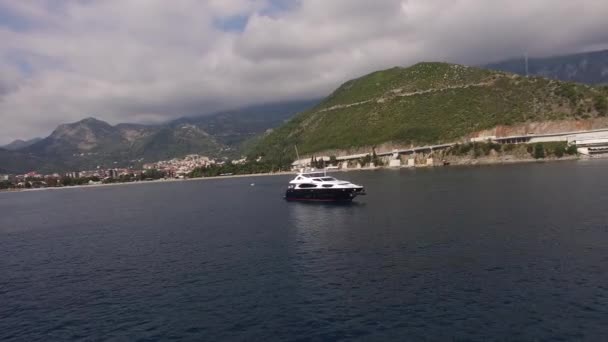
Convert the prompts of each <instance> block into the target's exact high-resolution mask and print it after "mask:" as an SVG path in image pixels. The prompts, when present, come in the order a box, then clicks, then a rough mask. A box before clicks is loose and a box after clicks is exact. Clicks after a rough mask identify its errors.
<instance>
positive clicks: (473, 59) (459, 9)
mask: <svg viewBox="0 0 608 342" xmlns="http://www.w3.org/2000/svg"><path fill="white" fill-rule="evenodd" d="M277 1H278V0H208V1H198V0H174V1H165V0H86V1H85V0H74V1H57V0H40V1H33V0H32V1H26V0H23V1H12V0H0V42H1V43H0V75H1V78H0V122H1V125H0V143H5V142H8V141H10V140H12V139H15V138H29V137H33V136H43V135H45V134H48V133H49V131H50V130H51V129H52V128H53V127H54V126H56V125H57V124H60V123H64V122H70V121H75V120H78V119H80V118H82V117H85V116H90V115H93V116H96V117H99V118H101V119H105V120H108V121H110V122H112V123H117V122H152V121H160V120H167V119H170V118H174V117H177V116H182V115H192V114H197V113H199V114H202V113H207V112H210V111H213V110H216V109H222V108H229V107H238V106H242V105H246V104H250V103H259V102H267V101H279V100H285V99H296V98H307V97H314V96H322V95H325V94H327V93H328V92H330V91H331V90H332V89H333V88H335V87H336V86H338V85H339V84H340V83H342V82H344V81H346V80H348V79H350V78H352V77H356V76H359V75H361V74H364V73H367V72H370V71H372V70H375V69H379V68H388V67H392V66H394V65H408V64H412V63H415V62H417V61H421V60H443V61H454V62H464V63H484V62H489V61H495V60H497V59H502V58H505V57H510V56H514V55H519V54H521V53H522V52H523V51H526V50H527V51H528V52H530V54H532V55H549V54H554V53H569V52H577V51H582V50H588V49H590V48H593V47H604V46H606V44H608V31H606V30H605V24H604V18H606V17H608V3H606V2H604V1H597V0H581V1H577V2H574V1H565V0H559V1H558V0H529V1H526V0H520V1H514V0H511V1H507V0H496V1H486V0H384V1H368V0H301V1H297V2H295V1H294V2H289V1H287V0H282V1H284V3H283V5H287V6H284V7H283V8H282V9H281V10H273V7H274V6H275V5H276V4H277ZM243 18H247V20H246V22H244V19H243ZM218 22H222V23H223V25H221V26H222V27H220V25H218ZM242 24H246V26H244V27H240V25H242ZM230 25H235V27H232V29H228V30H226V26H230Z"/></svg>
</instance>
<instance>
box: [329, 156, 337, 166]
mask: <svg viewBox="0 0 608 342" xmlns="http://www.w3.org/2000/svg"><path fill="white" fill-rule="evenodd" d="M329 165H333V166H336V165H338V159H337V158H336V156H330V157H329Z"/></svg>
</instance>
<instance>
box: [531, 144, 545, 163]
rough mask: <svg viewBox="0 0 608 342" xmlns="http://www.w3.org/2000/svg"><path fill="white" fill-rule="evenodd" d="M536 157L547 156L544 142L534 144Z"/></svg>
mask: <svg viewBox="0 0 608 342" xmlns="http://www.w3.org/2000/svg"><path fill="white" fill-rule="evenodd" d="M534 158H536V159H541V158H545V148H544V146H543V144H540V143H538V144H536V145H534Z"/></svg>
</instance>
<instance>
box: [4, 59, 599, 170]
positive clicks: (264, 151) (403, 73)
mask: <svg viewBox="0 0 608 342" xmlns="http://www.w3.org/2000/svg"><path fill="white" fill-rule="evenodd" d="M487 67H488V68H490V69H495V70H506V71H509V72H515V73H518V74H520V75H521V74H525V64H524V63H523V60H510V61H506V62H502V63H496V64H491V65H488V66H487ZM529 73H530V74H531V75H539V76H543V77H547V78H552V79H559V80H565V81H576V82H580V83H587V84H603V83H606V82H607V79H608V51H599V52H592V53H583V54H574V55H568V56H558V57H550V58H541V59H530V61H529ZM605 92H606V89H604V88H593V87H588V86H585V85H582V84H578V85H577V84H570V83H562V82H556V81H550V80H548V79H544V78H536V77H532V78H529V79H526V78H523V77H517V76H515V75H511V74H506V73H504V72H495V71H489V70H482V69H479V68H471V67H464V66H458V65H451V64H445V63H420V64H417V65H415V66H413V67H410V68H392V69H388V70H383V71H378V72H375V73H372V74H369V75H366V76H364V77H361V78H358V79H355V80H351V81H348V82H346V83H345V84H343V85H342V86H341V87H340V88H338V89H337V90H336V91H335V92H334V93H333V94H332V95H330V96H329V97H328V98H326V99H325V100H324V101H323V102H322V103H320V104H318V105H317V106H316V107H314V108H312V107H313V106H314V105H315V104H317V103H318V102H319V100H311V101H295V102H285V103H278V104H270V105H262V106H253V107H247V108H243V109H241V110H236V111H226V112H221V113H217V114H214V115H208V116H200V117H190V118H182V119H178V120H174V121H171V122H168V123H166V124H162V125H139V124H128V123H125V124H118V125H115V126H112V125H109V124H108V123H106V122H103V121H100V120H97V119H94V118H87V119H83V120H81V121H78V122H75V123H71V124H64V125H60V126H59V127H57V129H55V131H53V133H52V134H51V135H50V136H48V137H46V138H44V139H34V140H32V141H15V142H13V143H11V144H9V145H7V146H4V147H3V148H1V149H0V172H26V171H30V170H34V169H37V170H41V171H49V172H50V171H63V170H82V169H90V168H95V167H97V166H104V167H112V166H129V165H136V164H138V163H141V162H144V161H145V162H149V161H156V160H163V159H169V158H173V157H181V156H184V155H186V154H190V153H198V154H204V155H209V156H212V157H228V158H236V157H239V156H240V155H242V154H243V153H248V154H249V155H250V156H253V155H267V156H269V157H273V156H274V157H277V156H281V157H282V158H283V157H284V161H285V160H287V159H289V158H293V157H294V156H293V155H292V154H293V152H292V151H293V145H294V144H298V147H300V149H301V152H302V153H314V152H318V151H322V150H327V149H348V148H354V147H361V146H371V145H378V144H382V143H386V142H400V143H403V142H410V143H432V142H437V141H447V140H451V139H457V138H459V137H462V136H463V135H465V134H468V133H471V132H472V131H473V130H481V129H486V128H489V127H491V126H492V125H497V124H504V125H509V124H514V123H521V122H527V121H530V120H537V121H547V120H557V119H564V118H574V119H580V118H590V117H597V116H600V115H604V112H603V109H602V101H605V97H606V95H605ZM602 99H604V100H602ZM311 108H312V109H311ZM299 112H303V113H301V114H300V115H297V116H296V114H297V113H299ZM294 116H295V117H294ZM292 117H293V119H291V118H292ZM289 119H291V120H289ZM287 120H289V121H288V122H287V123H285V122H286V121H287ZM279 126H281V127H280V128H279V129H277V130H275V131H274V132H272V133H269V134H265V133H266V132H267V130H268V129H271V128H277V127H279ZM257 140H260V141H259V142H258V141H257Z"/></svg>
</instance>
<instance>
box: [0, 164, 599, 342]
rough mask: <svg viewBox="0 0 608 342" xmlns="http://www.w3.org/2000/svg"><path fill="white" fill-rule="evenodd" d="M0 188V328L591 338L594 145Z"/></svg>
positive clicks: (74, 332) (5, 336) (262, 337)
mask: <svg viewBox="0 0 608 342" xmlns="http://www.w3.org/2000/svg"><path fill="white" fill-rule="evenodd" d="M334 176H336V177H338V178H341V179H346V180H349V181H352V182H354V183H358V184H362V185H364V186H365V187H366V190H367V193H368V194H367V196H361V197H357V198H356V199H355V201H354V202H353V203H352V204H348V205H344V204H341V205H335V204H333V205H332V204H327V203H325V204H313V203H293V202H286V201H284V199H283V194H284V191H285V188H286V185H287V183H288V181H289V180H290V178H291V177H290V176H288V175H283V176H269V177H244V178H225V179H205V180H196V181H183V182H154V183H149V184H141V185H121V186H107V187H91V188H86V187H83V188H73V189H61V190H46V191H31V192H21V193H0V340H1V341H166V340H180V341H605V340H606V339H607V338H608V210H607V209H608V177H607V176H608V161H606V160H603V161H602V160H592V161H564V162H552V163H531V164H518V165H500V166H482V167H454V166H448V167H439V168H429V169H416V170H407V169H401V170H377V171H357V172H341V173H336V174H334Z"/></svg>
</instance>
